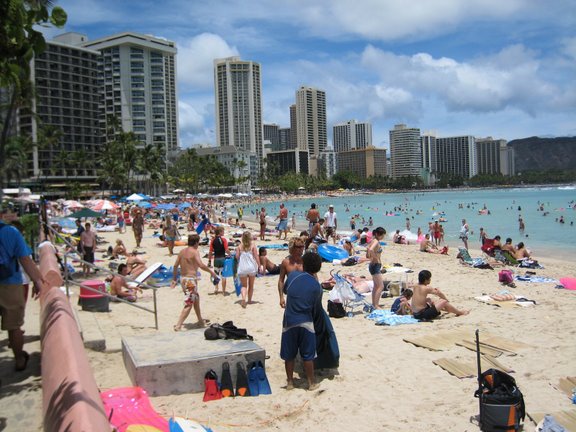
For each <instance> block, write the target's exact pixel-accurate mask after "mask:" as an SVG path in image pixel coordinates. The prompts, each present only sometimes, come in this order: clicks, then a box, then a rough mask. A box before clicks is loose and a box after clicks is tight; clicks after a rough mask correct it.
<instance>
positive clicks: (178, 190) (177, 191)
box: [172, 189, 185, 193]
mask: <svg viewBox="0 0 576 432" xmlns="http://www.w3.org/2000/svg"><path fill="white" fill-rule="evenodd" d="M172 192H173V193H184V192H185V191H184V189H174V190H173V191H172Z"/></svg>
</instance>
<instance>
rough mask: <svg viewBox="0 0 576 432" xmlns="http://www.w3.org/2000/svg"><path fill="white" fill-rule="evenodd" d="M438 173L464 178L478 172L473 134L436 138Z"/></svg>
mask: <svg viewBox="0 0 576 432" xmlns="http://www.w3.org/2000/svg"><path fill="white" fill-rule="evenodd" d="M436 148H437V166H438V171H437V172H438V174H449V175H454V176H459V177H462V178H464V179H467V178H471V177H474V176H475V175H476V174H477V172H478V171H477V170H478V164H477V161H476V144H475V139H474V137H473V136H458V137H448V138H436Z"/></svg>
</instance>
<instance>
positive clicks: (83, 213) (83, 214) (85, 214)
mask: <svg viewBox="0 0 576 432" xmlns="http://www.w3.org/2000/svg"><path fill="white" fill-rule="evenodd" d="M101 216H102V214H101V213H98V212H96V211H94V210H90V209H89V208H83V209H82V210H78V211H77V212H74V213H72V214H69V215H68V217H69V218H74V219H81V218H89V217H94V218H95V217H101Z"/></svg>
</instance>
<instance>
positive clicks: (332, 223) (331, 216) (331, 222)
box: [324, 204, 338, 244]
mask: <svg viewBox="0 0 576 432" xmlns="http://www.w3.org/2000/svg"><path fill="white" fill-rule="evenodd" d="M324 226H325V227H326V230H325V233H326V238H329V237H332V241H333V242H334V244H336V229H337V228H338V220H337V217H336V212H335V211H334V206H333V205H332V204H330V205H329V206H328V211H327V212H326V213H325V214H324Z"/></svg>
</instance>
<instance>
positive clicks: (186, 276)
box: [170, 234, 220, 331]
mask: <svg viewBox="0 0 576 432" xmlns="http://www.w3.org/2000/svg"><path fill="white" fill-rule="evenodd" d="M199 243H200V236H199V235H198V234H190V235H189V236H188V247H186V248H184V249H182V250H181V251H180V253H179V254H178V257H177V258H176V262H175V263H174V276H173V277H172V283H171V285H170V287H171V288H174V287H175V286H176V279H177V278H178V268H180V269H181V276H180V283H181V286H182V291H183V292H184V295H185V298H184V309H182V312H181V313H180V317H179V318H178V322H177V323H176V325H175V326H174V331H180V330H181V329H182V324H183V323H184V321H185V320H186V318H188V315H190V311H191V310H192V307H194V312H196V317H197V318H198V324H197V325H198V326H199V327H204V325H205V324H206V323H207V322H209V321H208V320H204V319H202V314H201V313H200V294H199V293H198V270H204V271H205V272H207V273H210V274H211V275H212V278H213V279H212V280H213V283H214V285H218V283H219V282H220V278H219V277H218V275H217V274H216V273H215V272H214V270H212V269H211V268H209V267H208V266H207V265H206V264H204V263H203V262H202V258H200V254H199V253H198V245H199Z"/></svg>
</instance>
